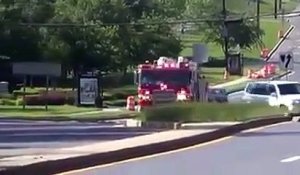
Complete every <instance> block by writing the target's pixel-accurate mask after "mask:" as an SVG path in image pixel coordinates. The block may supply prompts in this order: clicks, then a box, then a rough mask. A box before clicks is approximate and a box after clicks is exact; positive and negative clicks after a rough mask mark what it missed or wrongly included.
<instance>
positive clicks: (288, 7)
mask: <svg viewBox="0 0 300 175" xmlns="http://www.w3.org/2000/svg"><path fill="white" fill-rule="evenodd" d="M249 2H250V3H249ZM282 2H283V8H284V9H285V11H286V12H291V11H293V10H294V9H295V8H296V6H297V5H298V4H299V0H282ZM226 6H227V9H228V10H230V11H233V12H237V13H248V14H250V15H254V14H255V13H256V0H226ZM260 10H261V14H270V13H273V12H274V0H263V1H261V9H260Z"/></svg>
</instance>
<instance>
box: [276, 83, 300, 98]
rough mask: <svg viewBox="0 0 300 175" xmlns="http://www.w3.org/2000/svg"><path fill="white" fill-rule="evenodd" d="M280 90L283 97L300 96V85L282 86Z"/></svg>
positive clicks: (279, 87) (279, 86)
mask: <svg viewBox="0 0 300 175" xmlns="http://www.w3.org/2000/svg"><path fill="white" fill-rule="evenodd" d="M278 89H279V92H280V94H281V95H292V94H300V84H298V83H294V84H280V85H278Z"/></svg>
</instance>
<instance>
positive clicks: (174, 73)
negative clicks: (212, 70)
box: [140, 70, 191, 85]
mask: <svg viewBox="0 0 300 175" xmlns="http://www.w3.org/2000/svg"><path fill="white" fill-rule="evenodd" d="M140 76H141V77H140V78H141V79H140V80H141V84H160V83H167V84H173V85H188V84H190V77H191V72H190V71H189V70H142V72H141V74H140Z"/></svg>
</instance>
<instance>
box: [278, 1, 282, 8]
mask: <svg viewBox="0 0 300 175" xmlns="http://www.w3.org/2000/svg"><path fill="white" fill-rule="evenodd" d="M278 1H279V2H278V9H279V10H281V9H282V0H278Z"/></svg>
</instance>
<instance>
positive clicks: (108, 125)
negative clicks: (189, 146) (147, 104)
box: [0, 120, 159, 165]
mask: <svg viewBox="0 0 300 175" xmlns="http://www.w3.org/2000/svg"><path fill="white" fill-rule="evenodd" d="M158 131H159V130H150V129H141V128H137V127H125V121H124V120H119V121H111V122H98V123H97V122H95V123H81V122H76V121H70V122H50V121H22V120H0V163H1V165H2V164H3V161H2V159H3V158H7V157H15V156H24V155H30V154H43V153H47V152H50V151H51V150H53V149H55V148H67V147H73V146H81V145H86V144H91V143H94V142H98V143H99V141H110V140H117V139H124V138H129V137H135V136H140V135H146V134H150V133H153V132H158Z"/></svg>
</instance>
